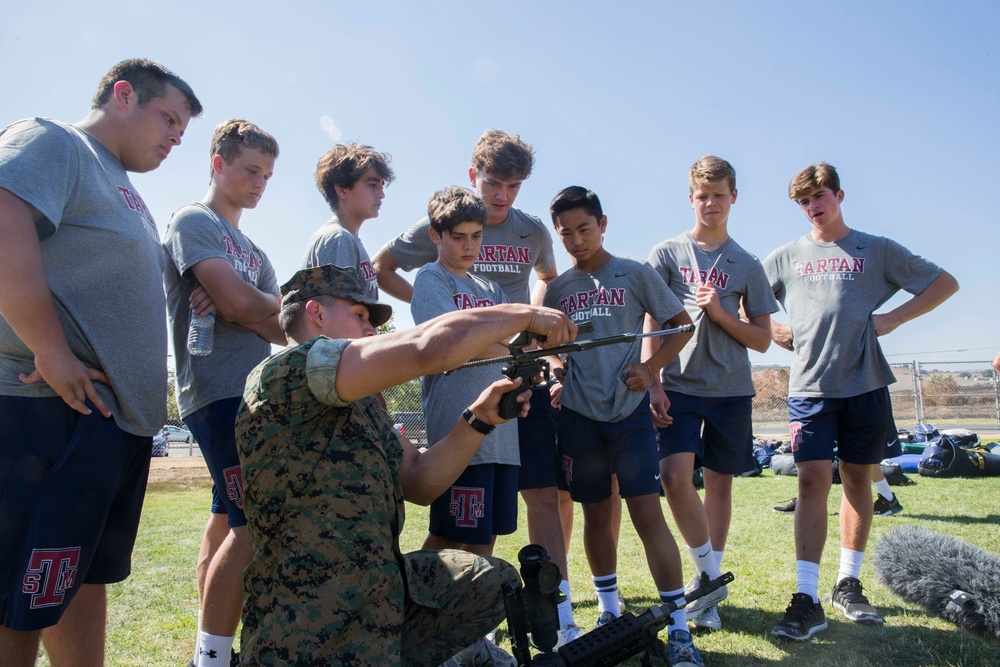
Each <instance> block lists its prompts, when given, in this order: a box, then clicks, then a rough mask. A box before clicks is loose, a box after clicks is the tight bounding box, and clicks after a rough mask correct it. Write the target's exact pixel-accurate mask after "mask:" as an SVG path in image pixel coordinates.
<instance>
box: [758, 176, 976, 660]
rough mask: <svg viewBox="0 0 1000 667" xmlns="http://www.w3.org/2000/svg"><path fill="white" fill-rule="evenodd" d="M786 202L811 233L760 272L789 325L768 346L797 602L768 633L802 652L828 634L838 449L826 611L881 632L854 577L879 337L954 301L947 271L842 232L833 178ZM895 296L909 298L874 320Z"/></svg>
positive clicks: (884, 369)
mask: <svg viewBox="0 0 1000 667" xmlns="http://www.w3.org/2000/svg"><path fill="white" fill-rule="evenodd" d="M788 196H789V198H790V199H791V200H792V201H795V202H797V203H798V205H799V208H801V209H802V212H803V213H804V214H805V216H806V219H808V220H809V222H810V224H811V225H812V229H811V231H810V233H809V234H807V235H806V236H803V237H801V238H799V239H797V240H795V241H792V242H791V243H789V244H787V245H784V246H782V247H780V248H778V249H777V250H775V251H774V252H772V253H771V254H770V255H769V256H768V257H767V259H765V260H764V270H765V271H766V272H767V277H768V279H769V280H770V282H771V287H772V289H773V290H774V294H775V296H776V297H777V298H778V301H779V302H780V303H781V305H782V306H783V307H784V309H785V312H787V313H788V317H789V323H788V324H782V323H779V322H774V321H772V322H771V330H772V339H773V340H774V342H775V343H777V344H778V345H780V346H781V347H783V348H785V349H788V350H792V352H793V357H792V366H791V374H790V377H789V381H788V416H789V421H790V423H791V440H792V451H793V452H794V454H795V464H796V467H797V468H798V487H799V496H798V503H797V507H796V510H795V558H796V561H795V573H796V580H797V591H796V592H795V594H793V595H792V601H791V603H790V604H789V605H788V608H787V609H786V610H785V615H784V617H783V618H782V619H781V620H780V621H779V622H778V623H777V625H775V626H774V629H773V630H771V634H772V635H774V636H775V637H782V638H785V639H794V640H798V641H804V640H807V639H810V638H811V637H812V636H813V635H814V634H816V633H817V632H820V631H822V630H825V629H826V627H827V622H826V615H825V614H824V613H823V607H822V606H821V605H820V603H819V562H820V556H821V555H822V553H823V544H824V543H825V542H826V521H827V510H826V503H827V496H828V495H829V493H830V486H831V484H832V472H831V465H830V462H831V461H832V460H833V446H834V441H836V443H837V447H838V449H837V456H838V457H839V458H840V478H841V480H842V481H843V487H844V489H843V498H842V500H841V504H840V569H839V571H838V574H837V582H836V585H835V586H834V588H833V606H834V607H836V608H837V609H839V610H840V611H842V612H843V613H844V615H845V616H846V617H847V618H848V619H850V620H852V621H854V622H856V623H869V624H879V623H882V616H881V615H879V613H878V610H876V609H875V608H874V607H873V606H872V605H870V604H869V603H868V599H867V598H866V597H865V595H864V590H863V587H862V585H861V581H860V580H859V579H858V576H859V574H860V572H861V562H862V559H863V557H864V551H865V547H866V546H867V542H868V533H869V530H870V529H871V521H872V496H871V490H870V483H871V470H872V464H877V463H878V462H879V461H880V460H881V459H882V450H883V448H884V447H885V444H886V442H885V437H884V436H885V433H886V427H887V424H888V421H889V418H890V413H889V390H888V385H889V384H890V383H892V382H895V378H894V377H893V375H892V370H891V369H890V368H889V364H888V363H887V362H886V360H885V357H884V356H883V354H882V348H881V346H880V345H879V342H878V337H879V336H884V335H886V334H888V333H891V332H892V331H893V330H895V329H896V327H898V326H899V325H901V324H904V323H905V322H908V321H910V320H912V319H913V318H915V317H919V316H920V315H923V314H924V313H927V312H930V311H931V310H933V309H934V308H936V307H937V306H938V305H940V304H941V303H942V302H943V301H945V300H946V299H947V298H948V297H950V296H951V295H952V294H954V293H955V292H956V291H958V282H957V281H956V280H955V279H954V278H953V277H952V276H951V274H949V273H948V272H947V271H944V270H942V269H941V268H940V267H938V266H936V265H935V264H933V263H931V262H929V261H927V260H925V259H923V258H922V257H918V256H917V255H914V254H913V253H911V252H910V251H909V250H907V249H906V248H904V247H903V246H901V245H899V244H898V243H896V242H895V241H891V240H889V239H887V238H883V237H879V236H872V235H870V234H865V233H864V232H859V231H857V230H853V229H851V228H850V227H848V226H847V225H846V224H845V222H844V216H843V213H842V211H841V210H840V204H841V202H843V201H844V191H843V190H841V189H840V177H839V176H838V175H837V170H836V169H834V168H833V167H832V166H830V165H828V164H826V163H823V162H821V163H819V164H817V165H810V166H809V167H806V168H805V169H803V170H802V171H800V172H799V173H798V174H796V175H795V178H793V179H792V182H791V183H790V184H789V186H788ZM900 289H903V290H906V291H907V292H909V293H910V294H913V295H914V296H913V298H911V299H910V300H909V301H907V302H905V303H903V304H902V305H900V306H898V307H896V308H894V309H893V310H891V311H890V312H888V313H880V314H874V312H875V310H876V309H878V308H879V306H881V305H882V304H883V303H885V302H886V301H887V300H888V299H889V298H890V297H892V296H893V295H894V294H895V293H896V292H898V291H899V290H900Z"/></svg>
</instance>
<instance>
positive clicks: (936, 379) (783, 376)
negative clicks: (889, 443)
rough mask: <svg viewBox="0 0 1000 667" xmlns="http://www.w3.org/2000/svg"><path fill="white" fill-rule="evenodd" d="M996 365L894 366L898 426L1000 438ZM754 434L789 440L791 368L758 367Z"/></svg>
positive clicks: (892, 393)
mask: <svg viewBox="0 0 1000 667" xmlns="http://www.w3.org/2000/svg"><path fill="white" fill-rule="evenodd" d="M990 364H991V362H990V361H923V362H921V361H913V362H909V363H897V364H891V365H892V371H893V373H894V374H895V375H896V382H895V383H894V384H891V385H889V396H890V398H891V399H892V414H893V417H894V418H895V420H896V426H897V427H899V428H905V429H908V430H912V429H913V428H914V427H915V426H916V425H917V424H920V423H923V422H929V423H931V424H934V425H935V426H937V427H938V428H939V429H942V428H967V429H969V430H970V431H975V432H977V433H998V432H1000V383H998V378H997V374H996V372H995V371H994V370H993V367H992V366H991V365H990ZM753 383H754V387H755V388H756V389H757V396H756V397H754V401H753V421H754V434H755V435H757V436H759V437H770V438H777V439H779V440H780V439H787V436H788V408H787V405H786V401H787V400H788V367H787V366H754V367H753Z"/></svg>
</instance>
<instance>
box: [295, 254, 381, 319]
mask: <svg viewBox="0 0 1000 667" xmlns="http://www.w3.org/2000/svg"><path fill="white" fill-rule="evenodd" d="M323 295H329V296H335V297H339V298H341V299H349V300H350V301H354V302H355V303H362V304H364V305H366V306H368V321H369V322H371V323H372V326H375V327H378V326H382V325H383V324H385V323H386V322H388V321H389V317H391V316H392V306H390V305H388V304H385V303H381V302H380V301H378V300H376V299H373V298H371V297H368V296H365V293H364V291H363V290H362V289H361V281H360V280H358V272H357V270H356V269H355V268H354V267H353V266H335V265H333V264H324V265H323V266H314V267H313V268H311V269H302V270H300V271H297V272H296V273H295V275H294V276H292V278H291V280H289V281H288V282H287V283H285V284H284V285H282V286H281V307H282V308H284V307H285V306H287V305H289V304H291V303H295V302H296V301H306V300H308V299H314V298H316V297H318V296H323Z"/></svg>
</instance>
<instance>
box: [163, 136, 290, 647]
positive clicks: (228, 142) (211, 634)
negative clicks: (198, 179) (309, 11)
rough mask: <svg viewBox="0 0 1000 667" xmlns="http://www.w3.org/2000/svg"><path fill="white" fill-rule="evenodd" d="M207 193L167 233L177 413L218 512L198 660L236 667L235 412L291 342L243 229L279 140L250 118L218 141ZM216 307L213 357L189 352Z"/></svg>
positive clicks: (239, 519)
mask: <svg viewBox="0 0 1000 667" xmlns="http://www.w3.org/2000/svg"><path fill="white" fill-rule="evenodd" d="M210 155H211V166H210V178H209V187H208V194H206V195H205V198H204V199H202V201H200V202H198V203H195V204H190V205H188V206H185V207H183V208H181V209H180V210H178V211H177V212H176V213H174V215H173V217H172V218H171V219H170V224H168V225H167V231H166V233H165V234H164V237H163V249H164V252H165V254H166V258H167V261H166V269H165V270H164V274H163V284H164V288H165V290H166V293H167V311H168V316H169V319H170V326H171V334H172V338H173V342H174V361H175V363H176V366H177V407H178V408H179V409H180V413H181V418H182V419H183V420H184V423H185V424H187V426H188V428H189V429H191V432H192V433H193V434H194V436H195V439H196V440H197V441H198V444H199V446H200V447H201V451H202V454H203V455H204V457H205V462H206V464H207V465H208V469H209V472H210V473H211V475H212V482H213V488H212V515H211V518H210V519H209V522H208V525H207V526H206V528H205V535H204V537H203V539H202V546H201V551H200V552H199V556H198V566H197V575H198V584H199V598H200V611H199V622H198V638H197V643H196V645H195V659H194V661H193V662H194V663H195V664H196V665H198V666H201V665H209V666H212V667H221V666H223V665H228V664H229V660H230V652H231V650H232V645H233V641H234V640H235V638H236V637H235V635H236V627H237V625H238V624H239V620H240V608H241V606H242V603H243V579H242V576H243V569H244V568H245V567H246V566H247V564H248V563H249V562H250V560H251V559H252V558H253V545H252V544H251V543H250V537H249V535H248V534H247V528H246V517H245V516H244V514H243V475H242V471H241V469H240V461H239V456H238V455H237V453H236V435H235V433H236V432H235V428H236V411H237V409H238V408H239V406H240V400H241V398H242V395H243V386H244V384H245V382H246V377H247V374H248V373H249V372H250V371H251V370H253V368H254V366H256V365H257V364H258V363H260V362H261V361H263V360H264V359H266V358H267V356H268V355H269V354H270V352H271V343H276V344H278V345H284V344H285V337H284V334H282V333H281V329H280V328H279V327H278V319H277V315H278V307H279V301H278V296H277V293H278V284H277V281H276V280H275V277H274V269H273V268H272V267H271V262H270V260H268V258H267V255H265V254H264V252H263V251H262V250H261V249H260V248H259V247H257V246H256V245H255V244H254V242H253V241H251V240H250V238H249V237H248V236H246V235H245V234H244V233H243V232H242V231H241V230H240V218H241V217H242V215H243V211H244V210H245V209H252V208H256V207H257V203H258V202H259V201H260V198H261V196H262V195H263V194H264V189H265V188H266V187H267V182H268V180H269V179H270V178H271V175H272V173H273V172H274V161H275V159H276V158H277V157H278V143H277V142H276V141H275V140H274V137H272V136H271V135H270V134H268V133H266V132H264V131H263V130H261V129H260V128H259V127H257V126H256V125H254V124H253V123H250V122H247V121H245V120H228V121H226V122H224V123H222V124H221V125H219V126H218V127H217V128H215V133H214V134H213V136H212V145H211V150H210ZM192 310H194V311H195V312H198V313H202V312H209V311H212V310H214V312H215V313H216V317H215V340H214V343H213V348H212V352H211V354H208V355H207V356H194V355H192V354H190V353H189V352H188V349H187V332H188V326H189V324H190V321H191V311H192Z"/></svg>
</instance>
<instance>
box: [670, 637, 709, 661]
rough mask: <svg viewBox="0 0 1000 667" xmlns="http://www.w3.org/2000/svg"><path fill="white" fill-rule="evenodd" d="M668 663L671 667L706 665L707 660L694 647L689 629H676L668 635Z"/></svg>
mask: <svg viewBox="0 0 1000 667" xmlns="http://www.w3.org/2000/svg"><path fill="white" fill-rule="evenodd" d="M667 655H668V663H669V664H670V666H671V667H704V665H705V661H704V660H702V659H701V654H700V653H698V649H696V648H695V647H694V640H693V639H691V633H690V632H688V631H687V630H674V631H673V632H671V633H670V634H669V635H667Z"/></svg>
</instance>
